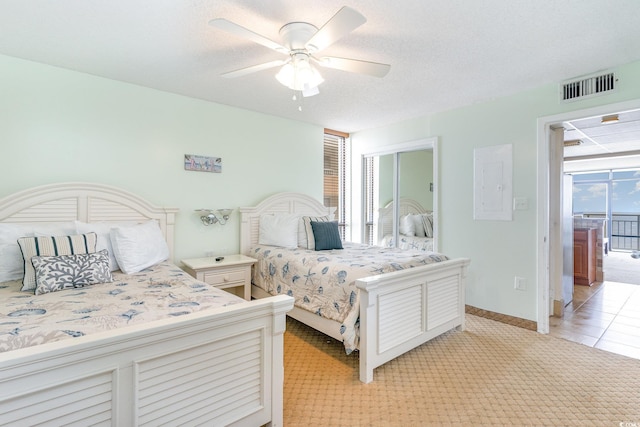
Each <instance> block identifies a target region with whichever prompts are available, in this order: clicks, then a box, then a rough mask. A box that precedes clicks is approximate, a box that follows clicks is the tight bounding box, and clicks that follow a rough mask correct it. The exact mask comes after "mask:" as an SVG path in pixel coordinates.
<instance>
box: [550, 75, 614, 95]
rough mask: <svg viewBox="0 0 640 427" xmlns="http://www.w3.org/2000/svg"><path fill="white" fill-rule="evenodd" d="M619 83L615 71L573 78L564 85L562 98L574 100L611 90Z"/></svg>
mask: <svg viewBox="0 0 640 427" xmlns="http://www.w3.org/2000/svg"><path fill="white" fill-rule="evenodd" d="M617 83H618V79H617V78H616V76H615V74H614V73H613V72H607V73H604V74H598V75H593V76H589V77H583V78H580V79H577V80H572V81H569V82H566V83H564V84H563V85H562V100H563V101H574V100H577V99H583V98H585V97H587V96H593V95H599V94H603V93H606V92H611V91H612V90H614V89H615V88H616V85H617Z"/></svg>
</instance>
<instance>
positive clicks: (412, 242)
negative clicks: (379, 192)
mask: <svg viewBox="0 0 640 427" xmlns="http://www.w3.org/2000/svg"><path fill="white" fill-rule="evenodd" d="M393 224H394V221H393V202H389V203H387V205H386V206H385V207H384V208H381V209H380V212H379V215H378V245H379V246H384V247H389V248H392V247H395V246H397V247H399V248H400V249H414V250H419V251H433V211H431V210H428V209H425V208H424V207H423V206H422V205H421V204H420V203H418V202H417V201H415V200H413V199H406V198H401V199H400V201H399V208H398V238H397V239H396V238H395V234H394V228H393ZM396 241H397V242H398V243H397V245H396Z"/></svg>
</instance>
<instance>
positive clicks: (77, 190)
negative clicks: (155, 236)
mask: <svg viewBox="0 0 640 427" xmlns="http://www.w3.org/2000/svg"><path fill="white" fill-rule="evenodd" d="M177 212H178V209H177V208H166V207H159V206H155V205H153V204H151V203H149V202H148V201H146V200H144V199H142V198H141V197H139V196H137V195H135V194H133V193H130V192H128V191H126V190H122V189H120V188H117V187H112V186H109V185H105V184H95V183H86V182H65V183H56V184H47V185H42V186H39V187H34V188H30V189H28V190H24V191H20V192H17V193H14V194H12V195H10V196H7V197H5V198H3V199H0V222H10V223H18V224H33V223H43V222H47V223H51V222H66V221H75V220H78V221H82V222H101V221H107V222H114V221H118V222H120V221H122V222H129V221H135V222H142V221H147V220H150V219H154V220H156V221H158V224H159V225H160V229H161V230H162V233H163V235H164V237H165V239H166V241H167V245H168V246H169V250H170V253H171V259H173V245H174V227H175V215H176V213H177Z"/></svg>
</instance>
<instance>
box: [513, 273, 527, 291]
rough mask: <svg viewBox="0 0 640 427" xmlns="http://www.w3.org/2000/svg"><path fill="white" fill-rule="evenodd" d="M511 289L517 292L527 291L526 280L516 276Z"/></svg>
mask: <svg viewBox="0 0 640 427" xmlns="http://www.w3.org/2000/svg"><path fill="white" fill-rule="evenodd" d="M513 288H514V289H515V290H518V291H526V290H527V279H525V278H524V277H518V276H516V278H515V280H514V283H513Z"/></svg>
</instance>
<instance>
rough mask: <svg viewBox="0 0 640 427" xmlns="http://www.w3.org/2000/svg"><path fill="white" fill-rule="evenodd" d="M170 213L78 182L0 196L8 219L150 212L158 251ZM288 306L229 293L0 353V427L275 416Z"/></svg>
mask: <svg viewBox="0 0 640 427" xmlns="http://www.w3.org/2000/svg"><path fill="white" fill-rule="evenodd" d="M176 212H177V209H172V208H159V207H156V206H153V205H151V204H149V203H147V202H146V201H144V200H143V199H141V198H139V197H138V196H136V195H133V194H131V193H128V192H126V191H123V190H121V189H118V188H115V187H110V186H105V185H99V184H87V183H63V184H52V185H45V186H41V187H36V188H33V189H29V190H25V191H21V192H18V193H16V194H14V195H11V196H8V197H5V198H4V199H2V200H0V222H4V223H12V224H13V223H16V224H39V223H43V222H47V223H51V222H54V223H55V222H60V223H62V222H67V221H74V220H79V221H83V222H87V223H94V222H101V221H117V222H121V221H122V222H126V221H132V222H141V221H146V220H149V219H154V220H156V221H157V222H158V224H159V225H160V228H161V230H162V233H163V235H164V237H165V238H166V241H167V243H168V247H169V248H170V250H172V249H173V236H174V222H175V215H176ZM171 259H172V257H170V260H171ZM97 286H101V285H95V286H94V287H97ZM83 289H85V288H83ZM63 292H73V291H67V290H65V291H60V292H56V293H57V294H61V293H63ZM88 292H90V290H89V291H88ZM27 296H28V295H27ZM292 306H293V300H292V298H290V297H287V296H278V297H273V298H267V299H264V300H260V301H251V302H239V303H237V304H233V305H229V306H226V307H220V308H215V309H209V310H203V311H199V312H195V313H191V314H185V315H181V316H179V317H174V318H170V319H163V320H157V321H153V322H150V323H144V324H139V325H133V326H127V327H125V328H122V329H113V330H107V331H103V332H98V333H93V334H89V335H86V336H81V337H78V338H71V339H64V340H61V341H54V342H50V343H46V344H42V345H36V346H30V347H26V348H22V349H18V350H12V351H6V352H3V353H0V425H80V426H84V425H111V426H116V425H118V426H134V425H135V426H138V425H140V426H141V425H153V426H157V425H163V424H167V425H178V424H180V425H238V426H256V425H265V424H267V425H272V426H281V425H282V404H283V402H282V399H283V398H282V396H283V378H284V377H283V374H284V373H283V333H284V330H285V324H286V322H285V315H286V312H287V311H289V310H290V309H291V307H292ZM3 314H4V313H3ZM2 333H7V332H6V331H2ZM193 366H197V367H198V369H197V372H195V375H194V372H193V368H192V367H193ZM204 373H206V375H204ZM203 378H206V380H204V379H203ZM176 379H178V381H177V382H176ZM185 379H186V380H185Z"/></svg>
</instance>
